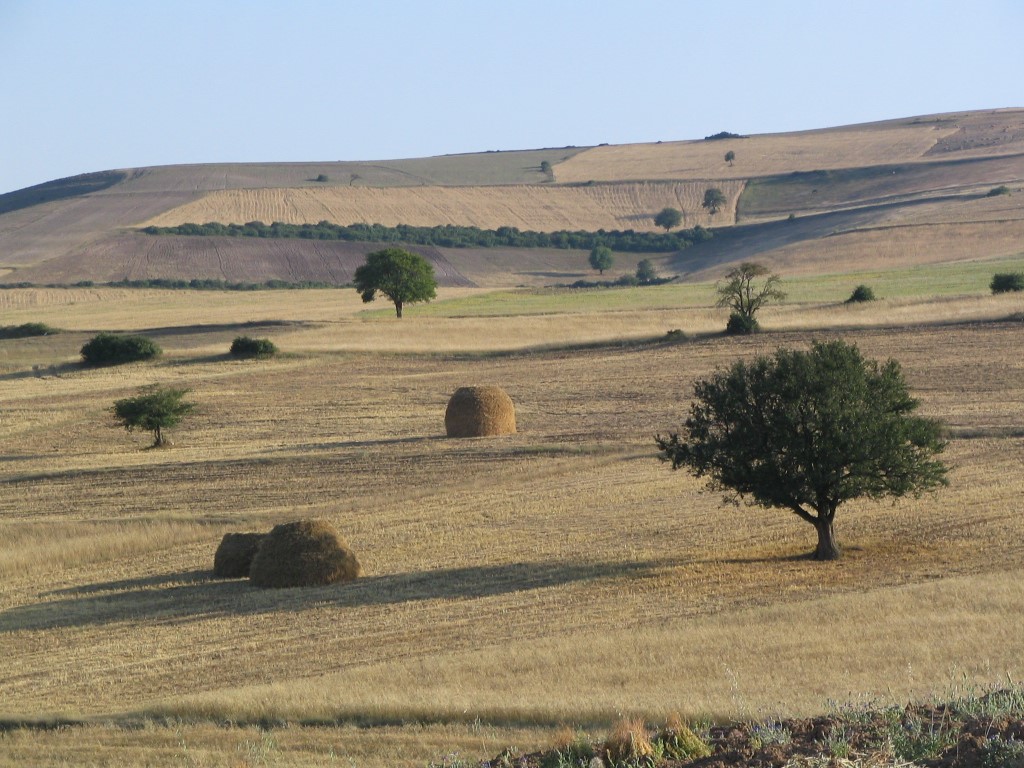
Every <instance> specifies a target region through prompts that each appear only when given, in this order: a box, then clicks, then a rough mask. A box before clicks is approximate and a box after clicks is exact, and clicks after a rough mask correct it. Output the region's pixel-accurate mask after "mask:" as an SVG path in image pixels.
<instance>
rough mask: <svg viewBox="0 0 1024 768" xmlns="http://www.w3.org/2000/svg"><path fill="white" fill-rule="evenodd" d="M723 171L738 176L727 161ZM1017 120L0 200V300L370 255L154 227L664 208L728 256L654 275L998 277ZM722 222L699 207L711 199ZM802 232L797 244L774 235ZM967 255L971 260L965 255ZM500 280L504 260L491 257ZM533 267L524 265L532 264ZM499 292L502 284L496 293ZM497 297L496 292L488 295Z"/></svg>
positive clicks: (511, 222) (1010, 203)
mask: <svg viewBox="0 0 1024 768" xmlns="http://www.w3.org/2000/svg"><path fill="white" fill-rule="evenodd" d="M727 152H732V153H734V155H735V159H734V160H733V161H731V162H727V161H726V160H725V156H726V153H727ZM1022 183H1024V110H1021V109H1003V110H992V111H983V112H981V111H979V112H966V113H956V114H945V115H933V116H926V117H913V118H905V119H900V120H891V121H886V122H880V123H870V124H862V125H854V126H845V127H839V128H830V129H823V130H815V131H804V132H795V133H787V134H766V135H760V136H749V137H738V138H726V139H715V140H697V141H673V142H659V143H656V144H630V145H620V146H600V147H591V148H578V147H565V148H557V149H543V150H531V151H521V152H485V153H477V154H466V155H452V156H445V157H434V158H422V159H409V160H396V161H384V162H376V163H369V162H322V163H316V162H310V163H266V164H220V165H193V166H166V167H153V168H135V169H120V170H112V171H105V172H98V173H94V174H86V175H83V176H77V177H72V178H69V179H62V180H56V181H53V182H47V183H46V184H41V185H38V186H36V187H31V188H28V189H24V190H19V191H17V192H12V193H9V194H7V195H0V283H2V282H6V283H16V282H32V283H52V282H60V283H63V282H77V281H81V280H117V279H145V278H154V277H176V278H184V279H190V278H217V279H224V280H234V279H236V278H238V277H239V276H244V277H245V278H246V279H251V280H253V281H257V282H258V281H262V280H267V279H280V280H289V281H303V280H324V279H327V280H337V281H345V280H347V279H348V276H350V275H351V273H352V271H353V270H354V268H355V266H357V265H358V263H360V261H361V259H362V256H363V255H364V254H365V253H366V251H367V249H366V248H361V247H341V246H330V247H328V246H325V245H323V244H318V243H315V242H306V241H293V242H288V243H287V244H284V243H280V242H269V241H265V240H251V241H247V242H246V243H244V245H241V244H238V243H231V242H229V239H228V238H213V239H205V240H196V239H191V238H189V239H188V240H189V242H178V243H174V244H170V243H160V244H156V243H155V242H154V241H152V240H151V239H149V238H147V237H144V236H139V235H137V234H135V233H134V230H136V229H137V228H139V227H141V226H144V225H147V224H156V225H161V226H166V225H174V224H181V223H188V222H192V223H204V222H207V221H218V222H222V223H245V222H247V221H254V220H258V221H264V222H267V223H270V222H271V221H282V222H288V223H316V222H319V221H329V222H332V223H338V224H352V223H356V222H365V223H380V224H384V225H397V224H410V225H420V226H432V225H444V224H458V225H466V226H477V227H481V228H486V229H496V228H499V227H506V226H512V227H518V228H520V229H524V230H526V229H529V230H537V231H548V232H550V231H556V230H561V229H570V230H574V229H585V230H599V229H606V230H611V229H634V230H638V231H655V230H656V227H655V225H654V222H653V217H654V214H656V213H657V212H658V211H659V210H660V209H661V208H663V207H675V208H678V209H679V210H681V211H682V212H683V214H684V225H685V226H693V225H695V224H700V225H702V226H705V227H714V228H716V229H717V230H718V231H719V233H720V234H722V233H723V232H724V231H725V230H726V229H732V230H735V231H734V232H730V233H729V234H728V236H725V237H719V238H717V239H716V241H713V242H711V243H706V244H704V245H702V246H700V247H699V248H697V249H691V250H690V251H687V252H681V253H679V254H676V255H675V256H673V257H669V258H666V259H664V260H663V266H664V267H665V268H666V269H676V270H682V272H683V273H684V274H686V275H693V276H698V277H699V276H707V275H708V274H709V273H708V270H710V269H716V268H718V267H719V266H720V265H722V264H725V263H730V262H733V261H736V260H737V259H742V258H747V257H750V256H751V255H756V256H757V257H758V258H759V259H761V260H763V261H766V262H768V263H772V264H777V265H779V266H785V267H787V268H788V267H794V268H796V269H799V270H811V271H813V270H818V271H820V270H828V271H849V270H854V269H863V268H869V267H870V265H873V264H885V265H896V266H899V265H902V264H912V263H922V262H946V261H955V260H961V259H968V258H969V259H979V258H997V257H1002V256H1006V255H1012V254H1013V253H1016V252H1019V250H1020V247H1019V246H1018V245H1016V244H1018V243H1020V242H1021V240H1022V238H1024V195H1010V196H1007V197H1005V198H1001V199H999V200H997V201H995V202H992V201H991V200H987V199H986V198H985V194H986V193H987V192H988V191H989V190H990V189H992V188H993V187H994V186H998V185H1007V186H1008V187H1009V188H1010V189H1011V191H1012V190H1013V189H1017V188H1020V186H1021V185H1022ZM712 186H715V187H718V188H720V189H722V190H723V191H724V192H725V194H726V198H727V205H726V207H725V209H724V210H722V211H720V212H719V213H718V214H717V215H715V216H711V215H709V213H708V212H707V211H706V210H704V209H703V208H702V207H701V201H702V199H703V193H704V191H705V190H706V189H708V188H709V187H712ZM790 217H793V219H796V220H800V221H801V223H800V225H798V226H788V227H780V226H775V227H768V228H765V227H764V226H763V225H764V224H766V223H770V222H776V221H789V220H790ZM963 242H970V245H971V247H970V250H969V251H966V250H964V249H963V247H962V243H963ZM425 255H427V256H428V258H431V259H432V260H434V262H435V264H436V265H437V267H438V270H439V273H440V274H441V278H442V283H443V284H447V285H467V284H471V283H476V284H479V285H488V284H493V285H520V284H522V285H543V284H545V283H546V282H551V280H550V278H549V277H548V276H547V275H546V274H543V273H559V274H565V275H585V274H586V273H587V271H588V270H587V267H586V259H585V256H586V255H585V254H581V253H579V252H565V253H563V254H561V255H560V256H561V261H560V263H556V264H553V265H550V268H547V269H539V270H538V269H525V268H524V269H516V268H515V265H514V264H513V265H511V266H510V267H509V269H508V270H496V269H495V268H494V264H493V263H491V256H492V254H490V253H488V252H487V251H485V250H484V251H475V252H473V254H472V256H471V257H469V258H467V254H465V253H461V254H459V256H458V257H457V259H455V260H457V261H458V262H459V263H460V264H461V265H462V266H461V267H460V268H459V270H458V271H457V272H458V274H456V273H455V272H453V270H452V269H451V266H450V265H451V263H452V261H453V260H452V258H451V254H446V253H445V252H444V251H443V250H442V249H438V250H435V251H431V252H430V253H428V254H425ZM502 259H503V260H505V259H504V257H502ZM530 260H531V257H527V258H525V259H524V261H530ZM499 273H500V274H499ZM489 280H494V281H495V282H493V283H489V282H488V281H489Z"/></svg>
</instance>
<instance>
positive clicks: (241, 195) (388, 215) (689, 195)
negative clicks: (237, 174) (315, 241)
mask: <svg viewBox="0 0 1024 768" xmlns="http://www.w3.org/2000/svg"><path fill="white" fill-rule="evenodd" d="M718 186H719V187H720V188H721V189H722V191H723V192H724V193H725V194H726V196H727V197H728V200H729V202H728V205H727V207H726V208H725V209H724V210H722V211H720V212H719V213H718V215H716V216H714V217H712V216H710V215H708V213H707V212H706V211H704V210H703V209H702V208H701V202H702V201H703V199H704V191H705V190H706V189H707V184H705V183H703V182H677V183H631V184H596V185H593V186H579V187H566V186H552V187H541V186H502V187H472V188H468V187H412V188H393V189H391V188H389V189H369V188H361V187H352V188H326V189H307V188H303V189H249V190H224V191H221V192H211V193H209V194H206V195H204V196H203V197H202V198H200V199H199V200H196V201H194V202H192V203H189V204H187V205H184V206H181V207H179V208H175V209H174V210H170V211H167V212H166V213H163V214H161V215H159V216H155V217H153V218H151V219H149V220H147V221H144V222H139V224H140V226H148V225H155V226H161V227H164V226H175V225H178V224H185V223H188V222H193V223H204V222H208V221H217V222H221V223H223V224H230V223H236V224H244V223H245V222H247V221H263V222H266V223H270V222H274V221H281V222H284V223H288V224H306V223H311V224H315V223H317V222H319V221H324V220H326V221H330V222H332V223H335V224H354V223H358V222H364V223H367V224H374V223H376V224H383V225H386V226H396V225H398V224H409V225H412V226H434V225H440V224H460V225H463V226H475V227H480V228H482V229H496V228H498V227H517V228H519V229H523V230H534V231H539V232H551V231H555V230H559V229H567V230H578V229H584V230H591V231H593V230H598V229H635V230H641V231H655V230H656V229H657V227H655V226H654V216H655V215H656V214H657V213H658V211H660V210H661V209H662V208H665V207H672V208H678V209H679V210H681V211H683V213H684V215H685V220H684V223H683V226H686V227H692V226H694V225H696V224H701V225H703V226H710V225H711V224H712V223H714V224H716V225H722V224H728V223H730V222H731V221H732V219H733V216H734V212H735V209H736V198H737V197H738V196H739V193H740V191H741V190H742V182H741V181H732V182H723V183H721V184H718Z"/></svg>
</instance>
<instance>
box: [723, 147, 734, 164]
mask: <svg viewBox="0 0 1024 768" xmlns="http://www.w3.org/2000/svg"><path fill="white" fill-rule="evenodd" d="M735 159H736V153H735V152H733V151H732V150H731V149H730V150H729V151H728V152H726V153H725V162H727V163H728V164H729V165H730V166H731V165H732V161H733V160H735Z"/></svg>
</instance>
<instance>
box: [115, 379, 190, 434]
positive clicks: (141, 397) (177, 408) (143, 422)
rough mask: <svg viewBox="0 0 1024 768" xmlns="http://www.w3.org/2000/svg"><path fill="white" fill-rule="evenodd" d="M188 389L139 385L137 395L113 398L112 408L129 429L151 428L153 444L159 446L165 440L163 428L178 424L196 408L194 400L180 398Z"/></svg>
mask: <svg viewBox="0 0 1024 768" xmlns="http://www.w3.org/2000/svg"><path fill="white" fill-rule="evenodd" d="M189 391H190V390H188V389H175V388H174V387H161V386H158V385H156V384H153V385H151V386H148V387H142V388H141V389H140V390H139V394H138V395H137V396H136V397H127V398H125V399H123V400H117V401H115V402H114V406H113V408H112V409H111V410H112V411H113V413H114V416H115V418H117V420H118V421H119V422H120V423H121V425H122V426H124V428H125V429H126V430H128V431H129V432H132V431H134V430H136V429H144V430H146V431H147V432H152V433H153V446H154V447H159V446H163V445H166V444H167V442H168V441H167V439H166V438H165V437H164V433H163V430H165V429H169V428H170V427H174V426H177V424H178V423H179V422H180V421H181V420H182V418H183V417H185V416H186V415H188V414H189V413H191V412H192V411H193V410H194V409H195V403H188V402H185V401H184V400H182V398H183V397H184V396H185V395H186V394H188V392H189Z"/></svg>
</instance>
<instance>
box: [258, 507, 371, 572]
mask: <svg viewBox="0 0 1024 768" xmlns="http://www.w3.org/2000/svg"><path fill="white" fill-rule="evenodd" d="M361 572H362V568H361V566H360V565H359V560H358V559H357V558H356V555H355V552H353V551H352V550H351V549H349V546H348V543H347V542H346V541H345V540H344V539H343V538H341V536H339V535H338V532H337V531H336V530H335V529H334V527H333V526H332V525H331V524H330V523H328V522H327V521H325V520H297V521H296V522H293V523H282V524H281V525H275V526H274V528H273V530H272V531H271V532H270V533H268V534H267V535H266V536H265V537H264V538H263V541H262V542H260V546H259V549H258V550H256V556H255V557H254V558H253V559H252V566H251V567H250V568H249V578H250V580H251V581H252V583H253V584H255V585H256V586H257V587H314V586H320V585H323V584H334V583H336V582H339V581H352V580H353V579H355V578H356V577H357V576H359V574H360V573H361Z"/></svg>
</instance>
